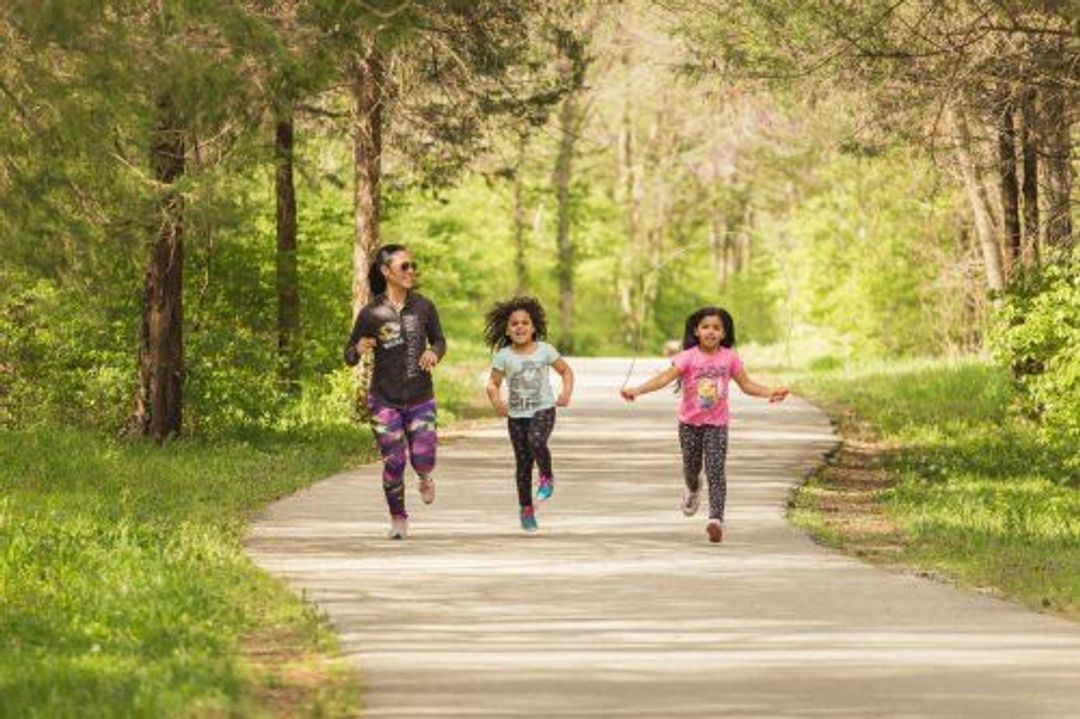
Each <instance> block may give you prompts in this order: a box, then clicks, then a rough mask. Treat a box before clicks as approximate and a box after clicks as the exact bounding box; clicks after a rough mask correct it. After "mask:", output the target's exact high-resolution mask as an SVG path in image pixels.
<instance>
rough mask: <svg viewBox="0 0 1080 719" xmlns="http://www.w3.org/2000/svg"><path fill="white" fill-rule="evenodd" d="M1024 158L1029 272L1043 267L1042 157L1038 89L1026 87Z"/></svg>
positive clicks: (1024, 248) (1023, 257)
mask: <svg viewBox="0 0 1080 719" xmlns="http://www.w3.org/2000/svg"><path fill="white" fill-rule="evenodd" d="M1018 117H1019V121H1020V122H1019V124H1020V156H1021V158H1022V162H1023V183H1022V185H1021V188H1020V189H1021V195H1022V198H1023V216H1024V232H1023V241H1022V243H1021V249H1020V261H1021V262H1022V263H1023V265H1024V267H1025V269H1028V270H1031V269H1034V268H1035V267H1038V265H1039V155H1038V150H1037V146H1036V145H1037V135H1038V125H1037V124H1036V117H1035V88H1033V87H1025V88H1024V89H1023V90H1022V91H1021V92H1020V99H1019V114H1018Z"/></svg>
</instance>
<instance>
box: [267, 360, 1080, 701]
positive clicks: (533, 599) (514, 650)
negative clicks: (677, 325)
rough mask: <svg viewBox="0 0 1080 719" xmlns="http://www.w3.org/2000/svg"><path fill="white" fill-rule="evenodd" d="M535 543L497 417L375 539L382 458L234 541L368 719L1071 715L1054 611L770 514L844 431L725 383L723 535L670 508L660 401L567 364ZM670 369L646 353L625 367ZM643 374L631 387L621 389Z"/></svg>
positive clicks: (676, 487) (1064, 637)
mask: <svg viewBox="0 0 1080 719" xmlns="http://www.w3.org/2000/svg"><path fill="white" fill-rule="evenodd" d="M573 366H574V368H575V370H576V372H577V374H578V378H579V383H578V385H579V386H578V390H579V391H578V392H577V393H576V397H575V403H574V406H573V407H571V408H570V409H568V410H565V411H563V412H562V414H560V416H559V419H558V422H557V424H556V428H555V435H554V438H553V441H552V450H553V454H554V457H555V473H556V477H557V480H556V489H555V495H554V497H553V498H552V499H551V500H550V502H548V503H547V505H546V506H541V507H540V508H539V511H538V518H539V521H540V526H541V531H540V533H539V534H537V535H533V536H527V535H523V534H522V533H521V531H520V530H519V529H518V526H517V512H516V495H515V493H514V489H513V479H512V476H513V463H512V456H511V450H510V445H509V442H508V441H507V440H506V437H505V430H504V429H503V427H502V426H501V425H495V424H493V425H491V426H490V427H488V428H482V429H477V430H473V431H470V432H467V433H464V434H463V436H460V437H457V438H450V439H449V441H446V442H444V444H443V445H442V446H441V447H440V457H439V467H438V471H437V477H438V491H439V496H438V499H437V500H436V502H435V504H433V505H432V506H430V507H425V506H423V505H421V504H420V502H419V500H418V498H417V497H416V493H415V486H414V485H412V484H411V483H410V487H409V490H410V491H409V497H408V501H409V504H410V512H411V514H412V520H411V527H410V530H411V536H410V538H409V539H408V540H407V541H405V542H391V541H389V540H386V539H384V538H383V537H384V536H385V535H384V532H385V529H386V523H387V522H386V518H385V509H384V502H383V499H382V493H381V487H380V482H379V474H380V471H379V468H378V467H376V466H368V467H363V468H361V469H358V470H356V471H353V472H348V473H345V474H341V475H339V476H336V477H332V478H330V479H328V480H325V481H323V482H320V483H318V484H317V485H315V486H314V487H312V488H311V489H309V490H307V491H304V492H301V493H299V494H296V495H294V496H292V497H289V498H288V499H285V500H283V501H281V502H278V503H277V504H275V505H274V506H272V507H271V508H270V509H269V511H267V512H266V513H265V514H264V515H263V516H262V517H260V518H259V519H258V520H257V521H256V522H255V524H254V527H253V529H252V532H251V536H250V539H249V549H250V552H251V554H252V555H253V557H254V558H255V560H256V561H257V562H258V563H259V564H260V565H261V566H263V567H265V568H266V569H268V570H270V571H272V572H274V573H275V574H278V575H280V576H283V577H285V578H286V579H287V580H288V581H289V582H290V583H291V584H292V586H294V587H295V588H296V589H297V590H298V591H301V590H302V591H303V592H304V595H305V596H306V597H307V598H309V599H310V600H311V601H313V602H315V603H316V604H317V605H318V606H319V607H320V608H321V609H322V610H323V611H325V612H326V613H327V614H328V615H329V617H330V620H331V622H332V624H333V626H334V627H335V628H336V630H337V631H338V633H339V634H340V636H341V639H342V644H343V647H344V650H345V652H346V653H347V654H348V655H349V656H351V657H352V658H353V659H354V660H355V663H356V665H357V667H358V669H359V672H360V675H361V678H362V682H363V684H364V705H365V709H364V716H365V717H533V718H536V719H540V718H555V717H601V716H603V717H656V718H657V719H661V718H663V719H670V718H674V717H695V718H697V719H705V718H708V717H781V716H813V717H875V716H888V717H960V716H962V717H980V718H983V717H1059V716H1060V717H1067V716H1071V717H1076V716H1080V631H1078V630H1077V627H1076V626H1075V625H1073V624H1071V623H1069V622H1067V621H1065V620H1060V619H1055V618H1052V617H1048V616H1043V615H1039V614H1035V613H1032V612H1029V611H1027V610H1025V609H1023V608H1021V607H1018V606H1015V605H1013V604H1010V603H1007V602H1003V601H1000V600H996V599H992V598H989V597H984V596H980V595H977V594H974V593H968V592H962V591H959V590H956V589H953V588H950V587H948V586H944V585H941V584H936V583H933V582H931V581H928V580H925V579H920V578H917V577H913V576H909V575H903V574H896V573H890V572H885V571H881V570H877V569H874V568H871V567H868V566H866V565H863V564H861V563H859V562H857V561H854V560H851V559H848V558H845V557H842V556H839V555H837V554H834V553H831V552H829V551H827V550H824V549H822V548H820V547H818V546H816V545H815V544H813V543H812V542H811V541H810V540H809V539H807V538H806V537H805V536H804V535H803V534H801V533H800V532H799V531H797V530H795V529H793V528H791V527H789V526H788V524H787V523H786V522H785V520H784V518H783V507H784V503H785V501H786V499H787V497H788V495H789V492H790V490H791V488H792V487H793V486H794V485H795V484H796V483H797V482H798V481H799V480H800V479H801V478H802V477H803V476H804V474H805V473H806V472H807V471H808V470H809V469H811V468H812V467H813V466H815V465H816V464H817V463H818V462H819V461H820V459H821V456H822V454H823V453H824V452H825V451H827V450H828V449H829V448H830V447H832V446H833V445H834V443H835V441H836V440H835V438H834V436H833V435H832V431H831V429H830V427H829V423H828V421H827V420H826V418H825V417H824V416H823V415H822V414H821V413H820V412H819V411H818V410H816V409H815V408H814V407H812V406H811V405H809V404H808V403H806V402H803V401H801V400H799V399H797V398H792V399H791V400H789V401H788V402H785V403H784V404H782V405H776V406H769V405H767V404H766V403H764V402H762V401H760V400H750V399H746V398H744V397H742V396H741V395H739V393H738V390H737V389H736V390H734V392H733V395H735V396H734V397H733V416H734V417H735V423H734V424H733V426H732V431H731V452H730V454H729V458H728V482H729V494H728V517H727V537H726V538H725V541H724V543H723V544H722V545H718V546H717V545H710V544H708V543H707V542H706V541H705V535H704V531H703V530H704V521H705V520H704V517H703V516H698V517H695V518H693V519H686V518H684V517H682V516H681V514H680V513H679V512H678V510H677V505H678V502H679V498H680V493H681V490H680V486H681V479H680V477H679V475H680V464H679V457H678V446H677V444H678V443H677V438H676V434H675V425H674V419H673V416H674V404H675V400H674V398H673V397H672V396H671V394H670V393H667V392H659V393H655V394H653V395H648V396H646V397H643V398H640V399H639V400H638V402H636V403H635V404H634V405H627V404H625V403H623V402H622V401H621V400H620V399H618V397H617V394H616V393H617V388H618V386H619V385H620V384H621V382H622V379H623V375H624V373H625V372H626V368H627V362H626V360H599V359H596V360H575V361H573ZM661 366H662V361H660V360H651V361H639V362H638V367H639V372H638V374H639V375H641V377H642V378H643V377H644V376H645V375H646V374H647V373H648V372H649V371H651V370H655V369H658V368H660V367H661ZM635 381H636V380H635Z"/></svg>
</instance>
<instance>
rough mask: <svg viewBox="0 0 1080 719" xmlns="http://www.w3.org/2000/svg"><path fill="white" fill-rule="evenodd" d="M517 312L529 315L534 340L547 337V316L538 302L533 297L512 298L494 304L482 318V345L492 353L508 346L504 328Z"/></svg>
mask: <svg viewBox="0 0 1080 719" xmlns="http://www.w3.org/2000/svg"><path fill="white" fill-rule="evenodd" d="M518 310H525V311H526V312H528V313H529V317H530V318H531V319H532V323H533V330H534V334H533V339H534V340H542V339H544V338H545V337H547V315H546V314H545V313H544V307H543V306H542V305H541V304H540V301H539V300H538V299H536V298H535V297H513V298H511V299H509V300H507V301H506V302H496V303H495V304H494V306H492V308H491V309H490V310H488V313H487V315H486V316H485V318H484V322H485V323H486V324H485V326H484V343H485V344H486V345H487V346H488V347H490V348H491V350H492V351H493V352H494V351H496V350H500V349H502V348H503V347H506V346H507V345H508V344H510V338H509V337H507V336H506V327H507V325H508V324H509V323H510V315H512V314H514V313H515V312H517V311H518Z"/></svg>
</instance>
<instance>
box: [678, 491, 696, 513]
mask: <svg viewBox="0 0 1080 719" xmlns="http://www.w3.org/2000/svg"><path fill="white" fill-rule="evenodd" d="M700 505H701V490H700V489H699V490H698V491H696V492H691V491H690V490H689V489H684V490H683V497H682V505H680V506H681V509H682V513H683V514H685V515H686V516H687V517H693V516H694V515H695V514H697V510H698V507H699V506H700Z"/></svg>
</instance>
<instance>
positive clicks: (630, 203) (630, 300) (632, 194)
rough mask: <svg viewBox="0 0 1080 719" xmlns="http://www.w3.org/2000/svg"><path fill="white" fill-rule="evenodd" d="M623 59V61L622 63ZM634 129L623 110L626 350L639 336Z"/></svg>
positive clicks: (622, 302)
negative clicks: (636, 294) (636, 295)
mask: <svg viewBox="0 0 1080 719" xmlns="http://www.w3.org/2000/svg"><path fill="white" fill-rule="evenodd" d="M625 61H626V58H624V62H625ZM635 151H636V147H635V144H634V127H633V123H632V122H631V118H630V107H629V104H627V105H625V106H624V107H623V117H622V129H621V131H620V137H619V179H620V183H619V184H620V185H621V186H622V190H623V195H624V197H623V200H624V202H625V210H626V249H625V251H624V252H623V254H622V259H621V261H620V263H619V276H618V279H617V282H618V286H619V309H620V310H621V311H622V316H623V333H624V334H623V336H624V339H625V342H626V345H627V346H628V347H633V348H634V349H635V350H637V349H639V347H638V346H637V344H638V340H639V338H640V334H641V327H640V326H639V324H638V321H637V317H638V311H637V309H636V307H637V302H638V301H639V300H638V299H637V298H635V293H639V292H640V289H639V284H640V278H639V272H638V263H639V261H638V255H639V247H638V234H639V232H640V227H641V199H642V198H641V194H642V193H641V183H640V176H639V173H638V171H637V166H636V165H635V162H636V155H635Z"/></svg>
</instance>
